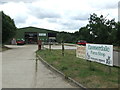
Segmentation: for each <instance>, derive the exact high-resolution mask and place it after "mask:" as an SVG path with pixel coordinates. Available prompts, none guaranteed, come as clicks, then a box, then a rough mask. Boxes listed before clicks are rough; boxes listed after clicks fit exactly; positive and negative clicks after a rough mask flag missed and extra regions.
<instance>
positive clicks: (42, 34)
mask: <svg viewBox="0 0 120 90" xmlns="http://www.w3.org/2000/svg"><path fill="white" fill-rule="evenodd" d="M39 36H47V34H46V33H39Z"/></svg>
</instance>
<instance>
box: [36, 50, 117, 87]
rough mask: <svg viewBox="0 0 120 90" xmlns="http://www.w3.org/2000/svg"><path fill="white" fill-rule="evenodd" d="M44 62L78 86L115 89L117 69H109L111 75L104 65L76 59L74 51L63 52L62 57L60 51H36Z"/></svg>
mask: <svg viewBox="0 0 120 90" xmlns="http://www.w3.org/2000/svg"><path fill="white" fill-rule="evenodd" d="M37 54H38V55H40V56H41V57H42V58H43V59H44V60H46V61H47V62H48V63H49V64H51V65H53V66H54V67H55V68H57V69H58V70H60V71H62V72H63V73H64V74H65V75H67V76H69V77H71V78H73V79H74V80H76V81H77V82H79V83H80V84H82V85H84V86H85V87H89V88H113V87H114V88H117V87H118V68H117V67H111V73H110V72H109V68H108V66H106V65H103V64H99V63H95V62H91V69H90V62H89V61H86V60H84V59H80V58H76V56H75V50H65V56H62V54H61V50H51V51H49V50H40V51H37Z"/></svg>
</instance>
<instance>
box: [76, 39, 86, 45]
mask: <svg viewBox="0 0 120 90" xmlns="http://www.w3.org/2000/svg"><path fill="white" fill-rule="evenodd" d="M86 43H87V42H86V41H84V40H79V41H78V42H77V44H78V45H83V46H86Z"/></svg>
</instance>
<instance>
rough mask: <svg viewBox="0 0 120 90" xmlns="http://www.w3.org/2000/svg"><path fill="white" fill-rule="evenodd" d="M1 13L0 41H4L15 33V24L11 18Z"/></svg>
mask: <svg viewBox="0 0 120 90" xmlns="http://www.w3.org/2000/svg"><path fill="white" fill-rule="evenodd" d="M0 13H2V43H3V44H4V43H6V42H7V41H9V40H10V39H11V38H13V37H14V36H15V34H16V26H15V24H14V20H13V19H11V18H10V17H9V16H8V15H5V14H4V12H0Z"/></svg>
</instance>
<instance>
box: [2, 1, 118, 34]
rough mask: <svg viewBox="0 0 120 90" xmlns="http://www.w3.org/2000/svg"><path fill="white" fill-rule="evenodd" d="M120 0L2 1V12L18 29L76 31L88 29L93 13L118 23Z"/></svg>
mask: <svg viewBox="0 0 120 90" xmlns="http://www.w3.org/2000/svg"><path fill="white" fill-rule="evenodd" d="M118 1H119V0H0V11H4V13H5V14H7V15H9V16H10V17H11V18H12V19H14V21H15V24H16V26H17V27H18V28H22V27H28V26H34V27H39V28H46V29H51V30H56V31H66V32H74V31H78V30H79V28H80V27H83V26H86V24H87V23H88V18H89V16H90V14H93V13H96V14H97V15H98V16H100V15H101V14H102V15H104V17H106V16H107V17H106V18H107V19H113V18H115V20H116V21H118Z"/></svg>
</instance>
